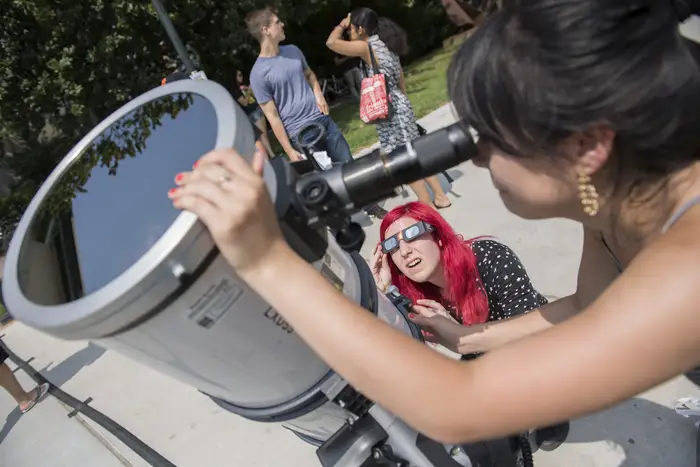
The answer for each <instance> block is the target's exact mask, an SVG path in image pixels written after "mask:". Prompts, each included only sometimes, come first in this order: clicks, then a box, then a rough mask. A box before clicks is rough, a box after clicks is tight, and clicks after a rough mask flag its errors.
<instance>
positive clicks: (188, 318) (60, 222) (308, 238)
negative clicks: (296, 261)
mask: <svg viewBox="0 0 700 467" xmlns="http://www.w3.org/2000/svg"><path fill="white" fill-rule="evenodd" d="M217 148H233V149H235V150H236V151H237V152H238V153H239V154H240V155H241V156H242V157H243V158H245V159H246V160H248V161H249V162H250V161H251V160H252V157H253V153H254V151H255V140H254V133H253V130H252V127H251V124H250V122H249V120H248V118H247V116H246V115H245V113H244V112H243V110H242V109H241V108H240V107H239V106H238V105H236V103H235V101H234V100H233V98H232V97H231V95H230V94H229V93H228V92H227V91H226V90H225V88H224V87H223V86H221V85H219V84H217V83H215V82H213V81H207V80H182V81H177V82H174V83H171V84H167V85H165V86H159V87H157V88H155V89H153V90H151V91H148V92H146V93H145V94H143V95H141V96H139V97H137V98H136V99H134V100H133V101H131V102H129V103H127V104H126V105H125V106H123V107H122V108H120V109H119V110H117V111H116V112H114V113H113V114H112V115H110V116H109V117H108V118H106V119H105V120H104V121H102V122H101V123H100V124H99V125H97V126H96V127H95V128H94V129H93V130H92V131H90V132H89V133H88V134H87V135H86V136H85V137H84V138H83V139H82V140H81V141H80V142H79V143H78V144H77V145H76V146H75V147H74V148H73V149H72V150H71V151H70V152H69V153H68V154H67V155H66V156H65V158H64V159H63V160H62V161H61V162H60V163H59V164H58V166H57V167H56V168H55V169H54V171H53V172H52V173H51V174H50V176H49V177H48V179H47V180H46V181H45V183H44V184H43V185H42V186H41V188H40V189H39V191H38V192H37V193H36V195H35V196H34V198H33V199H32V201H31V203H30V204H29V206H28V208H27V209H26V211H25V213H24V214H23V216H22V218H21V220H20V222H19V224H18V225H17V228H16V231H15V234H14V236H13V238H12V241H11V243H10V247H9V250H8V253H7V256H6V263H5V271H4V276H3V277H4V280H3V284H2V286H3V296H4V300H5V304H6V307H7V309H8V310H9V312H10V313H11V314H12V316H13V317H14V318H15V319H16V320H17V321H20V322H22V323H24V324H25V325H27V326H30V327H32V328H34V329H37V330H39V331H42V332H44V333H46V334H49V335H51V336H53V337H56V338H59V339H67V340H90V341H93V342H94V343H96V344H97V345H100V346H102V347H105V348H107V349H111V350H114V351H116V352H119V353H121V354H123V355H125V356H127V357H129V358H131V359H133V360H135V361H137V362H139V363H140V364H143V365H146V366H148V367H150V368H152V369H154V370H156V371H159V372H161V373H164V374H166V375H168V376H170V377H172V378H174V379H177V380H179V381H181V382H184V383H186V384H189V385H191V386H193V387H195V388H197V389H198V390H199V391H201V392H202V393H204V394H206V395H207V396H209V397H210V398H211V399H212V400H213V401H214V402H215V403H216V404H218V405H219V406H221V407H223V408H224V409H226V410H227V411H229V412H231V413H232V414H235V415H238V416H241V417H245V418H247V419H249V420H254V421H257V422H261V423H274V424H281V425H282V426H284V427H285V428H287V429H289V430H290V431H292V432H293V433H294V434H296V435H297V436H298V437H299V438H301V439H303V440H304V441H305V442H308V443H311V444H313V445H314V446H316V447H317V455H318V458H319V462H320V464H321V465H322V466H323V467H331V466H333V467H371V466H401V467H408V466H411V467H455V466H466V467H477V466H479V467H515V466H517V465H525V466H527V465H531V457H530V458H527V451H528V448H529V445H527V441H526V440H524V438H523V437H521V436H513V437H506V438H503V439H497V440H490V441H486V442H478V443H472V444H466V445H445V444H441V443H438V442H436V441H433V440H431V439H429V438H427V437H425V436H424V435H422V434H420V433H417V432H416V431H415V430H413V429H412V428H410V427H409V426H408V425H407V424H405V423H404V422H403V421H401V420H400V419H399V418H397V417H396V416H394V415H393V414H391V413H389V412H388V411H386V410H385V409H383V408H382V407H381V406H380V405H379V404H376V403H375V402H374V401H372V400H369V399H368V398H367V397H365V396H364V395H363V394H362V393H361V392H359V391H358V390H356V389H355V388H353V387H352V386H351V385H350V384H349V383H348V382H347V381H345V379H344V378H343V376H342V375H340V374H338V373H336V372H334V371H333V370H331V368H330V367H329V366H328V365H327V364H326V363H325V362H324V361H323V360H322V359H321V358H319V356H317V355H316V354H315V353H314V352H313V351H312V350H311V349H310V347H308V346H307V345H306V343H305V342H304V341H303V340H302V339H301V338H300V337H299V336H298V334H297V333H296V332H295V330H294V328H293V327H292V326H291V325H290V324H289V323H288V322H286V321H285V319H284V317H283V316H282V315H281V314H279V313H278V312H277V311H276V310H274V309H273V308H271V307H270V306H269V305H268V304H267V303H265V302H264V301H263V300H262V299H261V298H260V297H259V296H258V295H257V294H256V293H255V292H253V291H252V290H251V289H250V288H249V287H248V286H247V285H246V284H245V283H244V282H243V281H242V280H241V279H240V278H239V277H238V276H237V275H236V273H235V272H234V270H233V269H232V268H231V267H230V265H229V264H228V263H227V262H226V260H225V259H224V258H223V257H222V256H221V255H220V253H219V251H218V250H217V248H216V245H215V244H214V242H213V240H212V237H211V235H210V234H209V232H208V230H207V229H206V227H205V226H204V225H203V224H202V223H201V222H200V221H199V220H198V219H197V217H196V216H195V215H194V214H192V213H189V212H182V211H179V210H177V209H176V208H174V207H173V205H172V202H171V201H170V199H169V198H168V196H167V192H168V190H169V189H170V188H171V187H172V186H173V183H174V181H173V180H174V177H175V175H176V174H178V173H179V172H182V171H187V170H191V168H192V166H193V164H194V163H195V162H196V161H197V160H198V159H199V158H200V157H201V156H202V155H204V154H205V153H207V152H209V151H211V150H214V149H217ZM475 152H476V147H475V144H474V140H473V138H472V136H471V135H470V132H469V131H466V130H465V129H463V127H462V126H461V125H460V124H454V125H452V126H449V127H446V128H443V129H442V130H439V131H436V132H433V133H430V134H428V135H425V136H423V137H421V138H420V139H418V140H415V141H414V142H413V143H411V144H407V145H406V146H405V147H402V148H399V149H397V150H396V151H394V152H392V153H390V154H384V153H382V152H381V151H379V150H377V151H375V152H373V153H371V154H369V155H367V156H365V157H363V158H360V159H358V160H355V161H352V162H350V163H347V164H344V165H338V166H333V167H331V168H330V169H329V170H325V171H318V170H314V168H313V167H309V164H306V163H305V162H301V163H290V162H288V161H287V160H286V159H284V158H279V157H278V158H274V159H272V160H270V161H268V162H266V163H265V167H264V172H263V179H264V182H265V184H266V187H267V190H268V191H269V193H270V196H271V198H272V200H273V201H274V205H275V209H276V212H277V215H278V218H279V222H280V225H281V227H282V231H283V234H284V237H285V239H286V241H287V242H288V243H289V245H290V246H291V247H292V248H293V249H294V250H295V251H296V252H297V253H298V254H299V255H300V256H301V257H302V258H304V259H305V260H306V261H308V262H309V263H311V264H313V265H314V267H315V268H316V269H317V271H318V273H319V274H322V275H323V276H324V277H325V278H326V279H327V280H328V281H329V282H331V283H332V284H333V285H334V286H335V287H336V288H337V289H338V291H339V293H343V294H345V295H346V296H347V297H349V298H350V299H351V300H353V301H355V302H356V303H358V304H359V305H361V306H362V307H363V308H364V309H366V310H367V313H372V314H374V315H376V316H377V317H378V318H379V319H381V320H384V321H386V322H388V323H389V324H390V325H391V326H393V327H394V328H396V329H397V330H398V331H399V332H403V333H405V334H406V335H408V336H411V337H412V338H414V339H416V340H419V341H420V340H422V334H421V332H420V329H418V328H417V326H415V325H414V324H413V323H412V322H411V321H410V320H409V319H408V317H407V313H408V309H409V307H410V301H409V300H407V299H406V298H405V297H403V296H402V295H401V294H400V293H399V292H398V291H397V290H396V289H392V290H391V291H390V292H389V293H388V294H383V293H379V292H378V290H377V288H376V285H375V283H374V280H373V278H372V274H371V272H370V269H369V267H368V265H367V263H366V262H365V261H364V259H363V258H362V257H361V256H360V255H359V250H360V248H361V246H362V243H363V240H364V232H363V230H362V228H361V227H360V226H359V225H358V224H357V223H355V222H353V220H352V215H353V214H355V213H358V212H360V211H361V210H362V208H363V207H366V206H368V205H371V204H374V203H377V202H380V201H382V200H385V199H387V198H390V197H392V196H395V193H396V191H395V190H396V189H397V188H398V187H400V186H401V185H403V184H407V183H410V182H413V181H416V180H420V179H422V178H425V177H426V176H429V175H433V174H438V173H440V172H442V171H444V170H446V169H448V168H450V167H453V166H455V165H458V164H459V163H461V162H464V161H466V160H469V159H470V158H471V157H473V156H474V154H475ZM306 162H308V161H306ZM233 202H235V201H233ZM278 285H280V284H269V286H270V287H275V286H278ZM299 300H313V297H312V296H306V297H304V296H300V297H299ZM523 452H525V453H526V455H525V458H526V461H529V462H530V463H528V462H525V463H523V462H524V460H523V459H524V458H523Z"/></svg>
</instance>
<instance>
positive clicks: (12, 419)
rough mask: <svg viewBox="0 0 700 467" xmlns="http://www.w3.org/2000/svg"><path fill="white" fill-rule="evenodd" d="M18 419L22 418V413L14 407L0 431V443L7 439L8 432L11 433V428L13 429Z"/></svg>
mask: <svg viewBox="0 0 700 467" xmlns="http://www.w3.org/2000/svg"><path fill="white" fill-rule="evenodd" d="M20 418H22V412H20V411H19V407H15V409H14V410H13V411H12V412H10V413H9V415H8V416H7V418H6V419H5V426H3V427H2V430H0V443H2V442H3V441H4V440H5V438H7V435H9V434H10V431H12V428H14V426H15V425H16V424H17V422H18V421H19V419H20Z"/></svg>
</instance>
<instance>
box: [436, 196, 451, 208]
mask: <svg viewBox="0 0 700 467" xmlns="http://www.w3.org/2000/svg"><path fill="white" fill-rule="evenodd" d="M445 200H446V201H447V204H445V205H444V206H440V205H438V204H437V203H436V202H435V201H433V206H435V209H447V208H449V207H450V206H452V202H451V201H450V200H449V198H447V197H445Z"/></svg>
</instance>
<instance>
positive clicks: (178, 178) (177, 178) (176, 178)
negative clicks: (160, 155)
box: [175, 174, 184, 182]
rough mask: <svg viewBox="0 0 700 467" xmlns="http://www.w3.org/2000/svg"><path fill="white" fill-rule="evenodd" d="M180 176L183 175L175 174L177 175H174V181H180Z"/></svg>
mask: <svg viewBox="0 0 700 467" xmlns="http://www.w3.org/2000/svg"><path fill="white" fill-rule="evenodd" d="M182 177H184V175H182V174H177V176H176V177H175V181H176V182H179V181H181V180H182Z"/></svg>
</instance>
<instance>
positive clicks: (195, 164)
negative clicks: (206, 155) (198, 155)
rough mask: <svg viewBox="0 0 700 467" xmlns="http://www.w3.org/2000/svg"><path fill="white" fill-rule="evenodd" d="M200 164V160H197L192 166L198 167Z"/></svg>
mask: <svg viewBox="0 0 700 467" xmlns="http://www.w3.org/2000/svg"><path fill="white" fill-rule="evenodd" d="M198 165H199V161H197V162H195V163H194V165H193V166H192V167H194V168H195V169H196V168H197V166H198Z"/></svg>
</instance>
